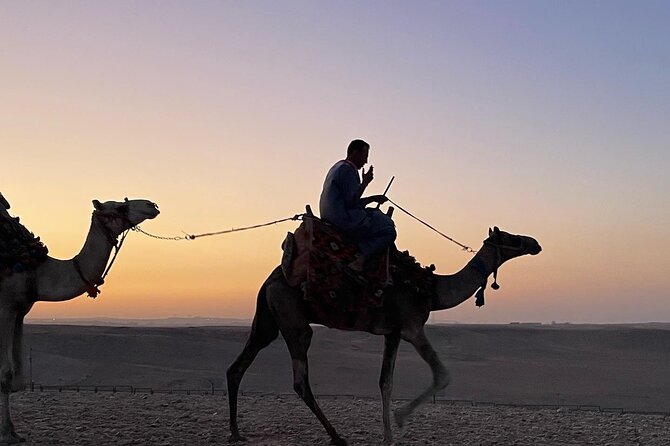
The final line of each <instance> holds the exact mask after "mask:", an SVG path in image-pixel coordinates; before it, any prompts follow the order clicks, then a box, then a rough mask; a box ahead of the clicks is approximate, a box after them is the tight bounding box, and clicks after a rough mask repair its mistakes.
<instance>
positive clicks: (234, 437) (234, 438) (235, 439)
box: [228, 434, 247, 443]
mask: <svg viewBox="0 0 670 446" xmlns="http://www.w3.org/2000/svg"><path fill="white" fill-rule="evenodd" d="M245 441H247V439H246V438H245V437H243V436H241V435H240V434H230V437H228V443H243V442H245Z"/></svg>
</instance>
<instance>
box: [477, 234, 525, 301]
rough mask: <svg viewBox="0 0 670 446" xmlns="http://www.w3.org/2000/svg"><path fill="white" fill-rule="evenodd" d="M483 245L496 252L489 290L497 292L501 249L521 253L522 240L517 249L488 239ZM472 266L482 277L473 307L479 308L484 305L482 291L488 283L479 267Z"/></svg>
mask: <svg viewBox="0 0 670 446" xmlns="http://www.w3.org/2000/svg"><path fill="white" fill-rule="evenodd" d="M484 244H485V245H490V246H493V248H494V249H495V252H496V261H495V268H494V269H493V283H492V284H491V288H493V289H494V290H497V289H499V288H500V285H498V268H499V267H500V265H501V264H502V254H501V250H502V249H512V250H515V251H521V250H523V245H524V244H523V239H521V243H520V244H519V246H518V247H517V246H510V245H505V244H502V243H496V242H494V241H492V240H490V238H489V239H486V240H484ZM473 266H474V267H475V269H476V270H477V271H479V272H480V274H482V275H484V284H483V285H482V286H481V287H480V288H479V290H477V292H476V293H475V298H476V299H475V305H476V306H478V307H481V306H483V305H484V290H485V289H486V285H487V282H488V276H486V275H485V274H484V273H482V271H481V265H478V264H476V265H473Z"/></svg>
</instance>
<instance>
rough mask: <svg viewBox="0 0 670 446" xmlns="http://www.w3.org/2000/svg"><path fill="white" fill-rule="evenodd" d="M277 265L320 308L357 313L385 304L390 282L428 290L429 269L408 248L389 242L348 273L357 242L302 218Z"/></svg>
mask: <svg viewBox="0 0 670 446" xmlns="http://www.w3.org/2000/svg"><path fill="white" fill-rule="evenodd" d="M282 249H283V251H284V255H283V258H282V270H283V272H284V276H285V277H286V280H287V282H288V283H289V285H291V286H300V287H301V289H302V291H303V293H304V297H305V299H306V300H307V301H310V302H312V303H314V304H317V306H320V307H321V308H324V307H325V308H331V309H334V310H337V311H344V312H359V311H363V310H366V309H371V308H380V307H382V306H383V305H384V297H385V291H386V290H387V288H388V287H390V286H404V287H411V288H412V290H411V291H412V292H415V293H420V294H427V295H432V293H433V292H434V280H433V278H434V277H433V270H434V269H435V267H434V266H433V265H431V266H430V267H422V266H421V265H420V264H419V263H418V262H416V260H415V259H414V257H412V256H410V255H409V253H408V252H407V251H405V252H400V251H398V250H397V249H396V247H395V246H394V245H393V246H391V247H389V249H388V250H387V252H386V253H385V254H383V255H380V256H379V257H378V258H375V259H370V260H369V262H368V263H369V265H367V266H366V270H365V271H364V272H363V273H361V274H353V273H352V272H351V271H350V270H348V268H347V265H348V264H349V263H350V262H351V261H353V260H354V258H355V256H356V254H357V252H358V246H357V244H356V243H355V242H354V241H353V240H351V239H348V238H346V237H345V236H344V235H343V234H342V233H341V232H340V231H339V230H338V229H337V228H335V227H334V226H333V225H331V224H328V223H326V222H324V221H323V220H320V219H318V218H316V217H305V219H304V220H303V222H302V223H301V224H300V226H299V227H298V228H297V229H296V231H295V233H290V232H289V233H288V234H287V236H286V239H285V240H284V243H283V244H282Z"/></svg>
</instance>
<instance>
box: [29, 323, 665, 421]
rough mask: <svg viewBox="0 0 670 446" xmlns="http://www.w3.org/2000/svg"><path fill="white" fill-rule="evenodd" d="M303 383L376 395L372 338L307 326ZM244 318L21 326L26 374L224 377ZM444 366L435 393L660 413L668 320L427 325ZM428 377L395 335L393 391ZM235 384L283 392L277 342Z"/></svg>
mask: <svg viewBox="0 0 670 446" xmlns="http://www.w3.org/2000/svg"><path fill="white" fill-rule="evenodd" d="M314 329H315V334H314V338H313V342H312V347H311V349H310V372H311V383H312V387H313V390H314V392H315V393H316V394H317V396H318V395H335V394H340V395H354V396H359V397H374V398H376V397H378V396H379V389H378V379H379V371H380V366H381V352H382V346H383V339H382V338H381V337H378V336H372V335H369V334H367V333H360V332H343V331H338V330H330V329H327V328H324V327H314ZM248 331H249V328H248V327H244V326H241V327H178V328H174V327H173V328H166V327H111V326H107V327H101V326H74V325H73V326H59V325H27V326H26V337H25V341H26V342H25V354H26V356H31V357H32V366H30V365H29V360H28V359H29V358H26V359H27V360H26V363H25V364H26V370H25V374H26V378H27V379H28V378H29V376H28V375H30V374H32V379H33V381H34V382H36V383H39V384H43V385H82V386H85V385H132V386H136V387H152V388H155V389H169V388H172V389H179V388H181V389H198V388H200V389H206V388H210V387H212V386H214V387H215V388H217V389H223V388H225V370H226V368H227V366H228V365H229V364H230V363H231V362H232V361H233V359H234V358H235V356H236V355H237V354H238V353H239V352H240V351H241V349H242V347H243V345H244V343H245V341H246V338H247V334H248ZM427 333H428V336H429V338H430V339H431V341H432V342H433V345H434V346H435V348H436V349H437V350H438V352H439V354H440V356H441V357H442V359H443V360H444V362H445V364H446V365H447V367H448V368H449V370H450V372H451V376H452V382H451V385H450V386H449V387H448V388H447V389H446V390H445V391H444V392H443V394H441V395H438V398H443V399H470V400H476V401H492V402H500V403H523V404H556V403H557V402H560V403H561V404H582V405H599V406H603V407H617V408H624V409H626V410H640V411H668V412H670V387H669V386H668V385H667V382H668V381H667V377H668V376H670V327H669V326H668V325H664V324H656V325H654V324H648V325H647V324H643V325H602V326H601V325H539V326H537V325H530V326H527V325H522V324H519V325H448V326H438V325H433V326H428V327H427ZM429 381H430V372H429V370H428V367H427V366H426V365H425V364H424V363H423V361H422V360H421V359H420V358H419V356H418V355H417V354H416V352H414V350H413V349H412V348H411V347H410V346H409V345H407V344H406V343H402V344H401V349H400V351H399V355H398V362H397V367H396V374H395V385H394V397H396V398H408V397H413V396H415V395H416V394H417V393H419V391H421V390H423V389H424V388H425V387H426V386H427V385H428V383H429ZM242 390H243V391H246V392H265V393H287V394H290V393H292V392H293V388H292V372H291V364H290V358H289V355H288V351H287V349H286V346H285V344H284V343H283V342H281V341H275V342H274V343H273V344H271V345H270V346H269V347H268V348H266V349H265V350H263V351H262V352H261V353H260V355H259V357H258V359H257V361H256V362H255V363H254V364H253V365H252V366H251V368H250V369H249V372H248V373H247V375H246V376H245V378H244V380H243V382H242Z"/></svg>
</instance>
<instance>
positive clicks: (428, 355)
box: [395, 327, 449, 427]
mask: <svg viewBox="0 0 670 446" xmlns="http://www.w3.org/2000/svg"><path fill="white" fill-rule="evenodd" d="M403 338H404V339H405V340H406V341H407V342H409V343H410V344H412V345H413V346H414V348H415V349H416V351H417V352H418V353H419V355H421V357H422V358H423V359H424V361H426V362H427V363H428V365H429V366H430V369H431V371H432V372H433V384H432V385H431V386H430V387H428V389H426V390H425V391H424V392H423V393H422V394H421V395H419V396H418V397H416V398H415V399H413V400H412V401H410V402H409V403H407V404H406V405H404V406H402V407H400V408H399V409H398V410H396V411H395V421H396V423H398V426H401V427H402V426H403V424H405V421H406V420H407V417H408V416H409V415H410V414H411V413H412V412H414V409H416V408H417V407H418V406H419V405H421V404H422V403H424V402H426V400H428V398H430V397H431V396H433V395H435V393H437V392H438V391H440V390H442V389H444V388H445V387H447V385H449V372H448V371H447V369H446V367H445V366H444V364H442V361H440V358H438V356H437V352H436V351H435V349H434V348H433V346H432V345H430V341H428V338H427V337H426V333H425V332H424V331H423V327H422V328H421V330H419V331H418V332H416V333H411V334H403Z"/></svg>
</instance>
